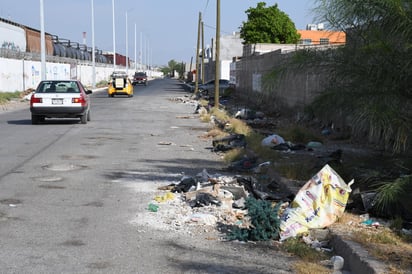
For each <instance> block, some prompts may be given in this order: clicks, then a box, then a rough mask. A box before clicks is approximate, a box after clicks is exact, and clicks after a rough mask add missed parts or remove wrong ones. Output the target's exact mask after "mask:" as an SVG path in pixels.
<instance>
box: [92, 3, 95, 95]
mask: <svg viewBox="0 0 412 274" xmlns="http://www.w3.org/2000/svg"><path fill="white" fill-rule="evenodd" d="M94 48H95V45H94V1H93V0H92V64H93V69H92V87H93V88H95V87H96V53H95V49H94Z"/></svg>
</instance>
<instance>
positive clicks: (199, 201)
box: [190, 192, 222, 207]
mask: <svg viewBox="0 0 412 274" xmlns="http://www.w3.org/2000/svg"><path fill="white" fill-rule="evenodd" d="M221 204H222V202H221V201H220V200H219V199H218V198H217V197H215V196H213V195H212V194H210V193H206V192H198V193H196V199H195V200H192V201H190V206H191V207H203V206H208V205H216V206H220V205H221Z"/></svg>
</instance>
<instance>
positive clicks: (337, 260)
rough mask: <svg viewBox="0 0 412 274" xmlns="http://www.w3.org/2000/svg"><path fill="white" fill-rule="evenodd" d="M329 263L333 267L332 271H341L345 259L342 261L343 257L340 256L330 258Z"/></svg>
mask: <svg viewBox="0 0 412 274" xmlns="http://www.w3.org/2000/svg"><path fill="white" fill-rule="evenodd" d="M330 261H331V263H332V265H333V270H342V269H343V265H344V264H345V259H343V257H341V256H332V258H330Z"/></svg>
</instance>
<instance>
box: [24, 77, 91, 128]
mask: <svg viewBox="0 0 412 274" xmlns="http://www.w3.org/2000/svg"><path fill="white" fill-rule="evenodd" d="M91 93H92V91H91V90H87V89H86V88H85V87H84V86H83V84H82V83H81V82H80V81H78V80H45V81H41V82H40V83H39V85H38V86H37V88H36V90H35V91H34V93H33V94H32V96H31V98H30V112H31V122H32V124H33V125H35V124H39V123H40V122H44V121H45V118H80V121H81V123H82V124H86V123H87V121H90V98H89V94H91Z"/></svg>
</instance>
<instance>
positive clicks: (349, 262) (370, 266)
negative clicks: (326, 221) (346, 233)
mask: <svg viewBox="0 0 412 274" xmlns="http://www.w3.org/2000/svg"><path fill="white" fill-rule="evenodd" d="M331 236H332V237H331V241H330V244H331V245H332V246H333V249H334V251H335V253H336V254H338V255H340V256H342V257H343V258H344V259H345V264H344V269H349V270H350V271H351V272H352V273H355V274H356V273H362V274H383V273H388V272H387V271H386V265H385V264H383V263H382V262H380V261H378V260H377V259H374V258H373V257H371V256H370V255H369V252H368V251H366V250H365V249H364V248H363V247H362V246H361V245H360V244H358V243H356V242H354V241H351V240H348V239H344V238H343V237H342V235H338V234H336V233H335V232H334V231H333V230H331Z"/></svg>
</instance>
